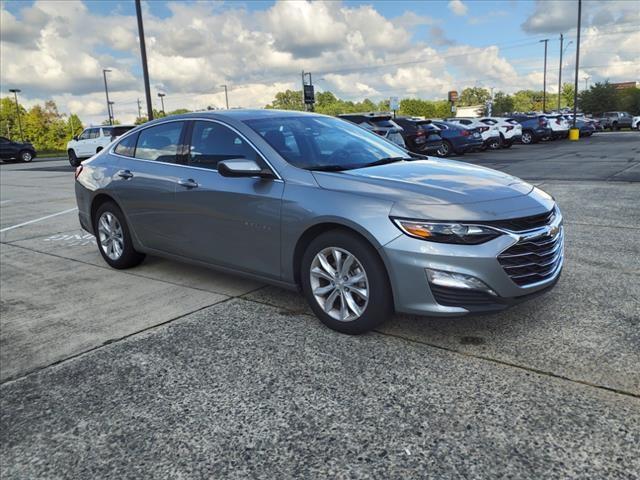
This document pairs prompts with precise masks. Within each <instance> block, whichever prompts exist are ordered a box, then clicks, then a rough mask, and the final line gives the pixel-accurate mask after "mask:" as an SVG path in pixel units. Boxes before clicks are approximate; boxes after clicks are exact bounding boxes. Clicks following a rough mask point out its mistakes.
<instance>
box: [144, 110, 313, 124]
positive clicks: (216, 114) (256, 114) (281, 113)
mask: <svg viewBox="0 0 640 480" xmlns="http://www.w3.org/2000/svg"><path fill="white" fill-rule="evenodd" d="M304 116H308V117H322V116H325V115H321V114H318V113H313V112H299V111H297V110H276V109H267V108H265V109H257V108H256V109H241V108H238V109H233V110H203V111H200V112H189V113H181V114H178V115H169V116H167V117H162V118H156V119H154V120H152V121H151V122H147V123H145V125H150V124H153V123H157V122H162V121H165V120H167V119H168V118H170V119H172V120H189V119H191V118H211V119H217V120H224V119H225V118H228V119H233V120H237V121H241V122H242V121H245V120H257V119H261V118H282V117H304Z"/></svg>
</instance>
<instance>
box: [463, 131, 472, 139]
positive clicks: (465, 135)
mask: <svg viewBox="0 0 640 480" xmlns="http://www.w3.org/2000/svg"><path fill="white" fill-rule="evenodd" d="M469 135H471V132H470V131H469V130H462V136H463V137H468V136H469Z"/></svg>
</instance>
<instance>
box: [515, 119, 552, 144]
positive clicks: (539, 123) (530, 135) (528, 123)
mask: <svg viewBox="0 0 640 480" xmlns="http://www.w3.org/2000/svg"><path fill="white" fill-rule="evenodd" d="M511 118H513V119H514V120H515V121H516V122H518V123H519V124H520V125H521V126H522V138H521V141H522V143H524V144H525V145H529V144H531V143H538V142H539V141H540V140H542V139H543V138H548V137H551V127H549V121H548V120H547V118H546V117H545V116H544V115H512V116H511Z"/></svg>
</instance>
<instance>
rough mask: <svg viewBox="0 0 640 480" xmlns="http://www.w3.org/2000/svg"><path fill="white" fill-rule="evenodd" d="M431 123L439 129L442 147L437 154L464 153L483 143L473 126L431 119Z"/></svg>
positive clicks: (445, 155) (476, 148) (443, 155)
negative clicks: (468, 126)
mask: <svg viewBox="0 0 640 480" xmlns="http://www.w3.org/2000/svg"><path fill="white" fill-rule="evenodd" d="M433 124H434V125H435V126H436V127H438V128H439V129H440V135H441V136H442V147H440V150H438V155H439V156H441V157H448V156H449V155H453V154H456V155H464V154H465V153H467V152H471V151H472V150H478V149H479V148H481V147H482V145H483V143H484V142H483V140H482V135H480V132H478V131H477V130H476V129H475V128H467V127H465V126H464V125H460V124H459V123H451V122H445V121H441V120H433Z"/></svg>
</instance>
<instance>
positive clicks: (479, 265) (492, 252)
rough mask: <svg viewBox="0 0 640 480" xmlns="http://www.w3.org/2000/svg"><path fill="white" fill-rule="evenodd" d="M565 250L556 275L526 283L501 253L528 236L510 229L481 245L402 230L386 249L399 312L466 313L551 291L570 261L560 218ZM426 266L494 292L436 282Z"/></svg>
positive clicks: (561, 240)
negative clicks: (430, 278) (515, 276)
mask: <svg viewBox="0 0 640 480" xmlns="http://www.w3.org/2000/svg"><path fill="white" fill-rule="evenodd" d="M557 227H558V230H557V232H558V233H557V235H559V236H560V247H559V251H560V255H559V260H558V262H557V265H556V266H555V267H553V268H554V270H553V272H552V274H551V275H550V276H549V277H548V278H545V279H544V280H543V281H539V282H535V283H531V284H527V285H524V286H520V285H518V284H516V283H515V281H514V280H513V279H512V278H511V277H510V276H509V274H507V272H506V270H505V268H504V267H503V265H502V264H501V263H500V262H499V260H498V255H500V254H501V253H503V252H504V251H505V250H507V249H509V248H510V247H512V246H514V245H515V244H517V243H518V241H519V240H522V239H521V238H520V237H519V235H520V234H516V233H512V234H504V235H502V236H500V237H498V238H496V239H494V240H492V241H490V242H487V243H484V244H481V245H453V244H443V243H435V242H427V241H424V240H419V239H414V238H411V237H409V236H407V235H401V236H399V237H397V238H396V239H395V240H393V241H391V242H390V243H388V244H387V245H385V246H384V247H383V248H382V253H383V255H384V258H385V262H386V264H387V270H388V272H389V277H390V280H391V283H392V286H393V294H394V301H395V308H396V310H397V311H398V312H403V313H410V314H415V315H433V316H460V315H464V314H467V313H474V312H491V311H500V310H503V309H505V308H507V307H509V306H511V305H514V304H517V303H521V302H523V301H526V300H529V299H530V298H533V297H535V296H537V295H540V294H542V293H545V292H546V291H548V290H550V289H551V288H552V287H553V286H554V285H555V283H556V282H557V281H558V279H559V277H560V274H561V272H562V267H563V262H564V232H563V227H562V218H561V217H560V216H559V217H558V219H557ZM426 269H432V270H439V271H445V272H456V273H461V274H463V275H469V276H472V277H475V278H477V279H479V280H481V281H482V282H484V283H485V284H486V285H487V286H488V287H489V288H490V289H491V290H492V291H493V292H494V293H495V295H493V294H491V295H490V294H488V293H485V292H482V291H479V290H462V289H452V288H448V287H439V286H437V285H433V284H430V283H429V281H428V278H427V273H426Z"/></svg>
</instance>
